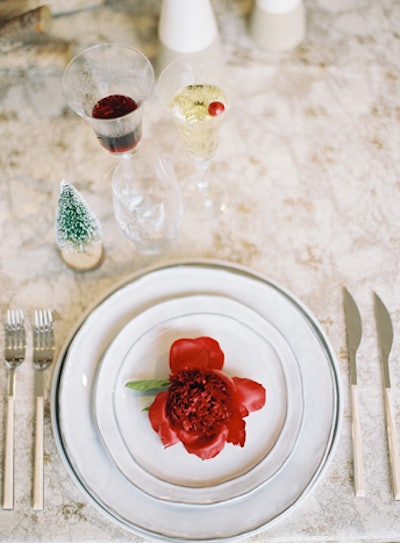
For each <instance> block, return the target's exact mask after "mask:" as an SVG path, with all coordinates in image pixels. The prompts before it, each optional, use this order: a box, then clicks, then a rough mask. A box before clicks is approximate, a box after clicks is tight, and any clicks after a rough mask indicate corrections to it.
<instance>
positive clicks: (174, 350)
mask: <svg viewBox="0 0 400 543" xmlns="http://www.w3.org/2000/svg"><path fill="white" fill-rule="evenodd" d="M169 365H170V368H171V371H172V374H174V373H178V372H179V371H182V370H188V369H194V368H196V369H203V370H211V369H217V370H220V369H222V367H223V365H224V353H223V352H222V351H221V348H220V346H219V343H218V342H217V341H215V339H212V338H209V337H198V338H196V339H178V340H176V341H174V343H173V344H172V346H171V349H170V353H169Z"/></svg>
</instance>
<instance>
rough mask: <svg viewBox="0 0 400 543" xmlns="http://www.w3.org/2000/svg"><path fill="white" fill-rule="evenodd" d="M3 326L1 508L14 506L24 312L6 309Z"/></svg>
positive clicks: (23, 353)
mask: <svg viewBox="0 0 400 543" xmlns="http://www.w3.org/2000/svg"><path fill="white" fill-rule="evenodd" d="M4 327H5V353H4V358H5V366H6V369H7V372H8V388H7V418H6V441H5V452H4V479H3V509H13V508H14V414H15V409H14V408H15V369H16V368H17V367H18V366H19V365H20V364H21V363H22V362H23V361H24V359H25V353H26V335H25V322H24V313H23V311H21V310H11V309H9V310H7V315H6V320H5V323H4Z"/></svg>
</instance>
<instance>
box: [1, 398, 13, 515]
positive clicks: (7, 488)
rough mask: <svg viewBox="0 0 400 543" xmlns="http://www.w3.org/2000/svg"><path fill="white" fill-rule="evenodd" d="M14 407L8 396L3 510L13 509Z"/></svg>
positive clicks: (11, 399)
mask: <svg viewBox="0 0 400 543" xmlns="http://www.w3.org/2000/svg"><path fill="white" fill-rule="evenodd" d="M14 407H15V397H14V396H8V397H7V419H6V443H5V451H4V478H3V509H14V411H15V409H14Z"/></svg>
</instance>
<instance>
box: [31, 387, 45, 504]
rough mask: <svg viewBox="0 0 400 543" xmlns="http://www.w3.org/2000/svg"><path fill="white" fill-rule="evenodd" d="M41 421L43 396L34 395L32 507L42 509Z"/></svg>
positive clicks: (42, 417) (42, 416)
mask: <svg viewBox="0 0 400 543" xmlns="http://www.w3.org/2000/svg"><path fill="white" fill-rule="evenodd" d="M43 421H44V398H43V396H36V423H35V454H34V467H33V509H35V510H42V509H43V507H44V489H43V475H44V474H43Z"/></svg>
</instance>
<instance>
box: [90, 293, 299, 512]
mask: <svg viewBox="0 0 400 543" xmlns="http://www.w3.org/2000/svg"><path fill="white" fill-rule="evenodd" d="M199 336H211V337H213V338H214V339H217V341H218V342H219V344H220V346H221V348H222V351H223V352H224V354H225V364H224V368H223V370H224V371H226V372H227V373H228V374H230V375H231V376H232V377H233V376H239V377H248V378H251V379H253V380H254V381H257V382H259V383H261V384H263V385H264V387H265V389H266V390H267V403H266V405H265V407H264V408H263V409H262V410H260V411H259V412H257V413H252V414H251V415H250V416H249V417H247V418H246V444H245V447H243V448H241V447H237V446H232V445H227V446H226V447H225V448H224V450H223V451H222V452H221V453H220V454H219V455H218V456H217V457H216V458H214V459H212V460H211V461H207V462H204V461H202V460H200V459H199V458H198V457H197V456H194V455H193V454H188V453H187V452H186V451H185V449H184V448H183V446H182V445H181V444H178V445H175V446H173V447H170V448H168V449H164V447H163V445H162V443H161V440H160V438H159V437H158V435H157V434H156V433H155V432H154V430H153V429H152V428H151V426H150V422H149V417H148V413H147V412H146V410H145V409H146V407H148V406H149V405H150V404H151V403H152V401H153V399H154V394H153V395H151V394H149V393H139V392H137V391H132V390H130V389H127V388H126V387H125V384H126V383H127V382H128V381H131V380H138V379H146V378H151V379H158V378H165V377H168V374H169V364H168V360H169V349H170V346H171V345H172V343H173V342H174V341H175V340H176V339H179V338H182V337H199ZM94 406H95V417H96V421H97V424H98V427H99V431H100V435H101V436H102V438H103V440H104V443H105V446H106V448H107V450H108V451H109V452H110V455H111V456H112V458H113V459H114V461H115V463H116V465H117V466H118V467H119V468H120V470H121V472H122V473H123V474H124V475H126V477H127V478H128V479H129V480H130V481H131V482H132V484H134V485H137V486H138V487H139V488H141V489H142V490H143V491H144V492H148V493H149V494H151V495H153V496H155V497H157V498H159V499H164V500H173V501H176V502H185V503H192V504H193V503H205V504H207V503H213V502H218V501H224V500H227V499H231V498H233V497H236V496H240V495H242V494H245V493H246V492H249V491H250V490H253V489H254V488H256V487H257V486H259V485H261V484H263V483H265V481H266V480H268V479H269V478H270V477H272V476H273V475H275V474H276V473H277V472H278V470H279V469H280V468H281V467H282V466H283V465H284V463H285V462H286V461H287V459H288V457H289V455H290V454H291V452H292V450H293V448H294V446H295V443H296V441H297V438H298V436H299V433H300V429H301V424H302V419H303V407H304V398H303V387H302V381H301V373H300V368H299V366H298V364H297V360H296V358H295V355H294V354H293V352H292V350H291V348H290V346H289V345H288V343H287V342H286V340H285V339H284V337H283V336H282V335H281V334H280V333H279V332H278V331H277V330H276V328H274V327H273V326H271V324H270V323H269V322H268V321H267V320H266V319H265V318H264V317H262V316H261V315H260V314H259V313H256V312H255V311H253V310H251V309H249V308H248V307H247V306H245V305H243V304H242V303H239V302H237V301H236V300H232V299H230V298H226V297H222V296H210V295H198V296H183V297H176V298H173V299H172V300H168V301H165V302H161V303H159V304H155V305H154V306H153V307H151V308H150V309H148V310H146V311H143V312H142V313H140V314H139V315H137V316H135V317H134V318H133V319H132V320H131V321H130V322H129V323H128V324H127V325H126V326H125V327H124V328H123V329H122V331H121V332H120V333H119V334H118V335H117V336H116V338H115V339H114V340H113V341H112V342H111V344H110V346H109V347H108V349H107V351H106V353H105V355H104V357H103V359H102V360H101V363H100V365H99V370H98V375H97V381H96V385H95V399H94ZM260 436H263V437H262V439H260Z"/></svg>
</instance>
